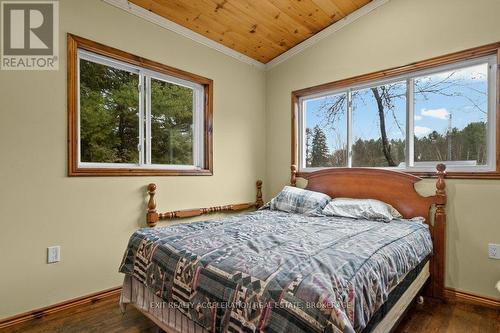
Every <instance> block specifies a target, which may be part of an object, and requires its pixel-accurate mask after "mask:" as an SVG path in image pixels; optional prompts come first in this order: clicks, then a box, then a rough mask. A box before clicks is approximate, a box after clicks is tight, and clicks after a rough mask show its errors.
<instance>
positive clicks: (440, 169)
mask: <svg viewBox="0 0 500 333" xmlns="http://www.w3.org/2000/svg"><path fill="white" fill-rule="evenodd" d="M436 170H437V177H438V180H437V182H436V195H438V196H444V198H445V199H446V191H445V188H446V184H445V182H444V177H445V176H446V165H444V164H443V163H439V164H438V165H437V166H436ZM443 204H444V203H443Z"/></svg>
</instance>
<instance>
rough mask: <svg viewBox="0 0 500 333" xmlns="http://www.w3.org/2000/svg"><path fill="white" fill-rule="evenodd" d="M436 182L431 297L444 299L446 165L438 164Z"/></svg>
mask: <svg viewBox="0 0 500 333" xmlns="http://www.w3.org/2000/svg"><path fill="white" fill-rule="evenodd" d="M436 169H437V181H436V211H435V213H434V227H433V235H432V236H433V241H434V255H433V265H432V266H433V267H432V272H431V273H432V296H433V297H435V298H439V299H443V298H444V269H445V259H446V258H445V251H446V210H445V205H446V190H445V189H446V184H445V182H444V177H445V175H446V165H444V164H438V165H437V166H436Z"/></svg>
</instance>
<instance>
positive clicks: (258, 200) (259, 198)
mask: <svg viewBox="0 0 500 333" xmlns="http://www.w3.org/2000/svg"><path fill="white" fill-rule="evenodd" d="M255 185H257V196H256V200H255V208H257V209H259V208H260V207H262V206H263V205H264V201H262V180H260V179H259V180H257V183H255Z"/></svg>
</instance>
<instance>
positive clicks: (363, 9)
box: [266, 0, 390, 70]
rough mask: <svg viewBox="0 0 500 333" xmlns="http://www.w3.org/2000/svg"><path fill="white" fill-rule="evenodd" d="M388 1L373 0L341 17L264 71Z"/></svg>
mask: <svg viewBox="0 0 500 333" xmlns="http://www.w3.org/2000/svg"><path fill="white" fill-rule="evenodd" d="M389 1H390V0H373V1H371V2H369V3H368V4H366V5H364V6H363V7H361V8H359V9H357V10H355V11H354V12H352V13H351V14H349V15H347V16H345V17H343V18H342V19H340V20H338V21H337V22H335V23H333V24H331V25H329V26H328V27H326V28H324V29H323V30H321V31H319V32H318V33H316V34H315V35H313V36H311V37H309V38H308V39H306V40H304V41H302V42H300V43H299V44H297V45H295V46H294V47H292V48H291V49H289V50H288V51H286V52H284V53H282V54H280V55H279V56H277V57H276V58H274V59H273V60H271V61H269V62H268V63H267V64H266V70H269V69H271V68H273V67H276V66H277V65H278V64H280V63H282V62H283V61H285V60H287V59H289V58H291V57H293V56H294V55H296V54H297V53H299V52H302V51H304V50H305V49H307V48H309V47H311V46H312V45H314V44H316V43H318V42H319V41H320V40H322V39H324V38H326V37H328V36H330V35H332V34H334V33H335V32H337V31H339V30H340V29H342V28H343V27H345V26H346V25H348V24H351V23H352V22H354V21H356V20H357V19H359V18H361V17H363V16H365V15H367V14H368V13H370V12H371V11H372V10H374V9H376V8H378V7H380V6H382V5H383V4H385V3H387V2H389Z"/></svg>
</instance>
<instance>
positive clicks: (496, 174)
mask: <svg viewBox="0 0 500 333" xmlns="http://www.w3.org/2000/svg"><path fill="white" fill-rule="evenodd" d="M324 169H330V168H307V169H302V170H299V172H298V173H297V177H301V175H305V174H309V173H311V172H315V171H319V170H324ZM347 169H350V168H347ZM366 169H373V168H366ZM380 169H382V170H391V171H399V172H403V173H407V174H410V175H413V176H417V177H420V178H436V171H430V170H429V171H416V170H405V169H397V168H380ZM445 178H446V179H490V180H491V179H498V180H500V171H449V170H447V171H446V176H445Z"/></svg>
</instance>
